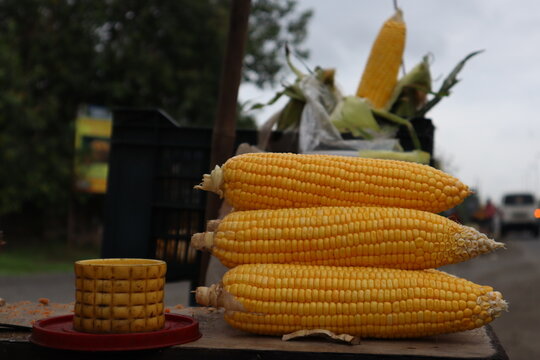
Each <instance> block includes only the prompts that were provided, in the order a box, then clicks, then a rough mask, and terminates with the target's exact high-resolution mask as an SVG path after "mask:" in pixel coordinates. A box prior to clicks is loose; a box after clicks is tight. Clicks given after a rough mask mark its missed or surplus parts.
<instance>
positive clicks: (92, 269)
mask: <svg viewBox="0 0 540 360" xmlns="http://www.w3.org/2000/svg"><path fill="white" fill-rule="evenodd" d="M166 271H167V264H166V263H165V262H163V261H161V260H150V259H94V260H81V261H77V262H76V263H75V275H76V280H75V287H76V297H75V299H76V301H75V315H74V317H73V327H74V329H75V330H77V331H83V332H89V333H134V332H145V331H154V330H159V329H162V328H163V326H164V324H165V316H164V307H163V298H164V287H165V273H166Z"/></svg>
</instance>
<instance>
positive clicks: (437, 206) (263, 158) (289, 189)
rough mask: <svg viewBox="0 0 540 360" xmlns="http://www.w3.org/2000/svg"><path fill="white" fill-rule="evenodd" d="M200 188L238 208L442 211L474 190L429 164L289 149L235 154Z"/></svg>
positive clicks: (205, 178) (199, 186) (457, 202)
mask: <svg viewBox="0 0 540 360" xmlns="http://www.w3.org/2000/svg"><path fill="white" fill-rule="evenodd" d="M195 188H196V189H202V190H208V191H213V192H215V193H217V194H218V195H220V197H223V196H224V197H225V199H226V200H227V201H228V202H229V204H231V205H232V206H233V207H234V208H235V210H253V209H276V208H290V207H295V208H300V207H314V206H359V205H374V206H385V207H402V208H413V209H418V210H424V211H430V212H441V211H444V210H447V209H450V208H452V207H454V206H456V205H457V204H459V203H460V202H462V201H463V199H464V198H465V197H467V196H468V195H469V193H470V192H469V189H468V187H467V186H466V185H464V184H463V183H461V182H460V181H459V180H458V179H456V178H454V177H452V176H450V175H448V174H445V173H444V172H442V171H440V170H437V169H434V168H432V167H429V166H426V165H421V164H415V163H410V162H404V161H395V160H382V159H366V158H356V157H348V156H332V155H298V154H283V153H252V154H243V155H238V156H235V157H233V158H230V159H229V160H227V162H226V163H225V164H224V165H223V166H222V167H221V168H220V167H218V166H216V168H215V169H214V170H213V171H212V173H211V174H210V175H209V174H205V175H204V176H203V182H202V183H201V184H200V185H197V186H195Z"/></svg>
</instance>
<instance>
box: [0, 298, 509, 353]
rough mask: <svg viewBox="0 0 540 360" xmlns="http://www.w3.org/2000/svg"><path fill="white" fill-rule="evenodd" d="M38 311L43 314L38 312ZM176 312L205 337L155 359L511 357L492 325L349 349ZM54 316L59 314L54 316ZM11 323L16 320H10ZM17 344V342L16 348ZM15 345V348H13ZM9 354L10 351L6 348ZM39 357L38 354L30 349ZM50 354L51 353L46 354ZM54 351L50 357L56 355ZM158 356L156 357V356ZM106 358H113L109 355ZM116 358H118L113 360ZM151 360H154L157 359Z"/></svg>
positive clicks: (205, 313)
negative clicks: (191, 321) (190, 320)
mask: <svg viewBox="0 0 540 360" xmlns="http://www.w3.org/2000/svg"><path fill="white" fill-rule="evenodd" d="M49 306H51V309H58V315H59V314H60V313H62V312H68V313H69V312H70V309H71V307H72V306H73V305H72V304H67V305H63V304H51V305H49ZM34 310H39V311H34ZM42 310H43V305H41V304H38V303H30V302H24V303H21V308H20V309H19V311H18V312H19V313H20V314H23V316H22V317H21V316H19V317H18V321H20V323H21V324H23V325H28V324H29V323H31V322H32V321H34V320H38V319H40V318H41V317H42V313H41V311H42ZM170 310H171V312H172V313H178V314H182V315H188V316H192V317H194V318H195V319H197V320H198V321H199V327H200V331H201V333H202V334H203V336H202V337H201V338H200V339H199V340H197V341H195V342H192V343H188V344H184V345H178V346H173V347H171V348H168V349H164V350H163V352H162V353H160V355H159V356H158V357H156V358H159V359H167V358H171V359H172V358H178V357H179V356H181V357H182V358H183V359H197V360H200V359H202V358H204V359H205V360H206V359H235V360H240V359H252V358H264V359H277V360H286V359H291V360H292V359H298V360H300V359H306V358H310V360H317V359H326V360H331V359H375V358H376V359H381V358H382V359H385V358H390V359H418V358H430V359H508V357H507V356H506V353H505V352H504V349H503V348H502V347H501V346H500V344H498V341H497V338H496V336H495V335H494V334H493V332H492V330H491V328H490V327H482V328H479V329H475V330H471V331H465V332H460V333H454V334H446V335H439V336H431V337H425V338H418V339H403V340H378V339H362V341H361V343H360V344H359V345H347V344H341V343H335V342H330V341H325V340H321V339H308V338H305V339H300V340H293V341H288V342H284V341H281V339H280V338H279V337H271V336H259V335H253V334H248V333H245V332H242V331H240V330H236V329H234V328H232V327H230V326H229V325H228V324H227V323H226V322H225V321H224V320H223V311H222V310H216V309H212V308H202V307H199V308H186V309H175V308H171V309H170ZM55 315H56V314H55ZM5 320H7V317H6V312H5V311H2V312H0V322H3V321H5ZM10 320H13V318H11V319H10ZM28 337H29V333H24V332H16V331H13V332H5V331H4V332H0V353H1V352H2V351H3V350H4V349H8V348H9V349H11V350H10V351H13V352H14V353H16V352H20V351H27V350H24V349H25V348H24V347H21V344H28V346H30V345H31V344H29V340H28ZM14 344H19V345H18V347H14V346H13V345H14ZM10 346H11V347H10ZM34 348H35V347H34ZM6 351H7V350H6ZM32 351H33V354H36V352H35V351H36V350H35V349H34V350H32ZM48 351H49V350H48ZM52 354H53V353H50V351H49V355H51V356H52ZM156 356H157V355H156ZM104 358H109V357H108V356H105V357H104ZM112 358H114V357H112ZM148 358H151V359H153V358H154V357H153V356H150V357H148Z"/></svg>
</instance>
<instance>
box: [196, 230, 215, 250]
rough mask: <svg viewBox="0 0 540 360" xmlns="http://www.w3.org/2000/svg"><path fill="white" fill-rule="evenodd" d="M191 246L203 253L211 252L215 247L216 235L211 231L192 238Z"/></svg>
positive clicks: (197, 234)
mask: <svg viewBox="0 0 540 360" xmlns="http://www.w3.org/2000/svg"><path fill="white" fill-rule="evenodd" d="M191 246H192V247H193V248H195V249H197V250H201V251H211V250H212V247H213V246H214V233H213V232H211V231H208V232H204V233H196V234H193V235H192V236H191Z"/></svg>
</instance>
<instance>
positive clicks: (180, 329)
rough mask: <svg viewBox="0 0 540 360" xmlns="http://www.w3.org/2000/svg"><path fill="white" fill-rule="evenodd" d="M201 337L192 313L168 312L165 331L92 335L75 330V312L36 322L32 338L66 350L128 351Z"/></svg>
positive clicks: (47, 345) (40, 342)
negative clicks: (178, 313)
mask: <svg viewBox="0 0 540 360" xmlns="http://www.w3.org/2000/svg"><path fill="white" fill-rule="evenodd" d="M200 337H201V333H200V332H199V322H198V321H197V320H195V319H193V318H191V317H189V316H184V315H176V314H165V327H164V328H163V329H162V330H157V331H149V332H142V333H130V334H89V333H83V332H79V331H76V330H74V329H73V315H62V316H55V317H51V318H47V319H42V320H39V321H36V323H34V326H33V328H32V335H31V336H30V341H31V342H33V343H34V344H37V345H41V346H45V347H50V348H55V349H64V350H78V351H127V350H142V349H155V348H162V347H167V346H172V345H178V344H185V343H187V342H190V341H195V340H197V339H198V338H200Z"/></svg>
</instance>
